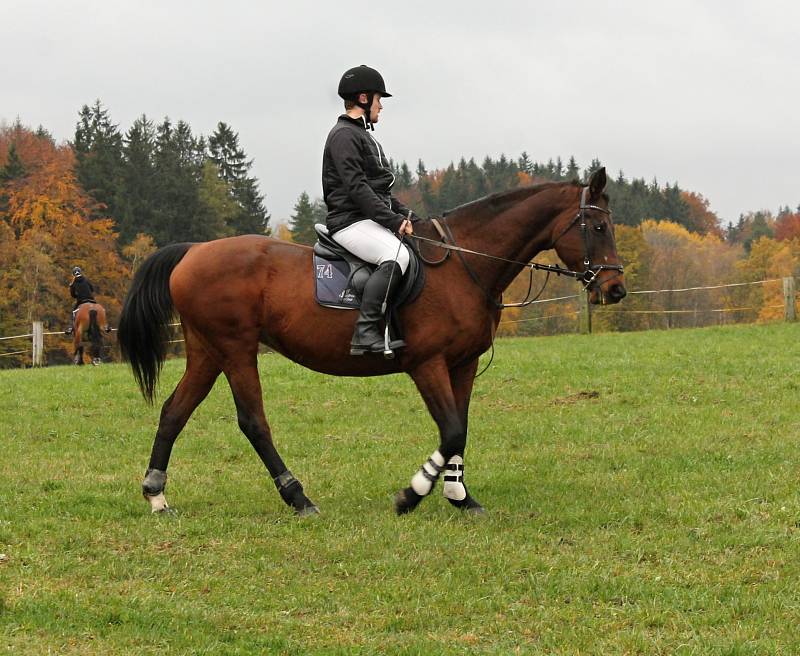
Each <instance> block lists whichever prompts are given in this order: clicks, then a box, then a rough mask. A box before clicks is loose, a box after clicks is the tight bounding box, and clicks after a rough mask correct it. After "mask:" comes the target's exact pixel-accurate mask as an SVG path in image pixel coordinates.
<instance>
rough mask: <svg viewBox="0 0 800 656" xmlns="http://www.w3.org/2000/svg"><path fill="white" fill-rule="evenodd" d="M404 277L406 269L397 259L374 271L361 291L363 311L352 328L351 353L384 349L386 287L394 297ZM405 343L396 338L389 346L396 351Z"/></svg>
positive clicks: (379, 351) (358, 353)
mask: <svg viewBox="0 0 800 656" xmlns="http://www.w3.org/2000/svg"><path fill="white" fill-rule="evenodd" d="M392 270H394V272H393V271H392ZM390 277H391V279H392V280H391V284H390V282H389V278H390ZM402 279H403V272H402V271H401V270H400V265H399V264H397V262H395V261H394V260H392V261H391V262H384V263H383V264H381V265H380V266H379V267H378V268H377V269H375V271H373V272H372V275H371V276H370V277H369V280H367V283H366V285H364V292H363V293H362V295H361V314H360V315H359V317H358V321H356V329H355V330H354V331H353V339H352V341H351V342H350V355H363V354H364V353H383V351H384V334H383V331H382V330H381V320H382V319H383V313H382V312H381V306H382V305H383V301H384V299H385V298H386V290H387V289H388V290H389V300H391V298H392V296H393V295H394V293H395V292H396V291H397V288H398V287H399V286H400V283H401V281H402ZM405 345H406V343H405V342H404V341H402V340H400V339H397V340H394V341H393V342H391V343H390V344H389V348H390V350H392V351H394V350H395V349H399V348H403V347H404V346H405Z"/></svg>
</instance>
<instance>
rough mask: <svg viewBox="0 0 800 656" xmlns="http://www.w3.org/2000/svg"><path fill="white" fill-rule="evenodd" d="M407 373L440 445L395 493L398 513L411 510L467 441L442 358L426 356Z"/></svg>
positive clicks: (448, 374) (428, 492)
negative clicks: (428, 413)
mask: <svg viewBox="0 0 800 656" xmlns="http://www.w3.org/2000/svg"><path fill="white" fill-rule="evenodd" d="M410 373H411V378H412V379H413V380H414V383H415V384H416V386H417V389H418V390H419V392H420V394H421V395H422V398H423V399H424V400H425V405H426V406H427V407H428V412H430V413H431V417H433V420H434V421H435V422H436V425H437V427H438V428H439V448H438V449H437V450H436V451H434V452H433V453H432V454H431V456H430V458H428V460H427V461H426V462H425V463H424V464H423V465H422V467H420V468H419V470H418V471H417V473H416V474H414V476H413V477H412V478H411V485H410V486H409V487H407V488H405V489H404V490H401V491H400V492H398V494H397V496H396V497H395V510H396V511H397V514H399V515H402V514H404V513H407V512H411V511H412V510H414V508H416V507H417V506H418V505H419V502H420V501H422V499H423V498H424V497H426V496H427V495H428V494H430V493H431V490H433V487H434V485H436V481H437V480H438V479H439V476H440V475H441V473H442V472H443V471H444V469H445V465H446V464H447V463H448V462H450V460H451V459H452V458H453V457H454V456H456V455H459V454H463V453H464V444H465V441H466V425H465V424H464V423H463V422H462V420H461V416H460V413H459V410H458V404H457V403H456V398H455V395H454V394H453V387H452V385H451V383H450V373H449V371H448V369H447V365H446V363H445V361H444V358H442V357H439V358H436V359H434V360H429V361H428V362H426V363H424V364H423V365H421V366H419V367H417V368H416V369H415V370H413V371H412V372H410Z"/></svg>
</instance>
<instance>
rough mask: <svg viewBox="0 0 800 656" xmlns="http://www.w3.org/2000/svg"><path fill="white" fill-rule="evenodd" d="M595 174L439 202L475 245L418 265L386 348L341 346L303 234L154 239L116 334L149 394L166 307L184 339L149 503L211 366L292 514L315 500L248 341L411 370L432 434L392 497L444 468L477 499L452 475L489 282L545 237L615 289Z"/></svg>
mask: <svg viewBox="0 0 800 656" xmlns="http://www.w3.org/2000/svg"><path fill="white" fill-rule="evenodd" d="M605 184H606V173H605V170H604V169H600V170H598V171H596V172H595V173H594V174H593V175H592V176H591V179H590V181H589V184H588V186H584V185H581V184H579V183H577V182H553V183H545V184H541V185H536V186H532V187H527V188H519V189H514V190H512V191H508V192H505V193H500V194H495V195H493V196H489V197H486V198H483V199H481V200H478V201H475V202H473V203H469V204H467V205H464V206H461V207H459V208H457V209H456V210H454V211H453V212H451V213H450V214H448V215H447V216H446V218H445V219H443V220H442V223H444V224H445V226H446V229H447V231H449V243H450V244H451V245H457V246H458V247H459V248H461V249H469V250H471V251H480V252H481V253H482V255H480V254H475V253H465V252H464V251H463V250H462V251H456V256H454V257H449V258H448V259H447V260H445V261H443V262H442V263H441V264H440V265H439V266H435V267H434V266H428V267H427V270H426V285H425V287H424V289H423V290H422V293H421V294H420V296H419V297H418V298H417V299H416V300H415V301H414V302H413V303H411V304H409V305H407V306H405V307H402V308H401V309H400V310H399V311H398V312H399V320H400V322H401V325H402V326H403V330H404V338H405V341H406V343H407V344H408V346H407V347H406V348H405V349H404V350H402V351H400V352H399V353H398V357H397V358H396V359H392V360H387V359H384V358H382V357H380V356H379V355H376V356H372V355H366V356H362V357H353V356H351V355H350V337H351V335H352V332H353V324H354V321H355V318H356V316H355V315H356V313H354V312H344V311H341V310H336V309H330V308H325V307H321V306H320V305H318V304H317V303H316V302H315V299H314V288H313V285H314V280H313V267H312V249H310V248H308V247H306V246H301V245H297V244H292V243H289V242H285V241H278V240H275V239H270V238H268V237H263V236H255V235H250V236H242V237H232V238H228V239H220V240H217V241H212V242H208V243H202V244H174V245H171V246H167V247H165V248H163V249H161V250H159V251H157V252H156V253H155V254H153V255H152V256H151V257H150V258H149V259H148V260H147V261H146V262H145V263H144V264H143V265H142V266H141V267H140V268H139V270H138V271H137V273H136V276H135V278H134V280H133V283H132V285H131V288H130V290H129V291H128V295H127V298H126V299H125V305H124V309H123V311H122V317H121V320H120V324H119V335H118V336H119V342H120V346H121V350H122V354H123V357H124V358H125V359H127V360H128V361H129V362H130V363H131V366H132V369H133V373H134V376H135V377H136V379H137V381H138V383H139V387H140V389H141V390H142V393H143V395H144V396H145V398H146V399H147V400H149V401H150V402H152V401H153V396H154V393H155V386H156V383H157V380H158V376H159V372H160V369H161V365H162V364H163V361H164V358H165V355H166V353H165V348H166V346H165V343H166V342H167V340H168V339H169V333H168V328H167V326H168V324H169V323H170V321H171V320H172V317H173V314H174V312H176V311H177V313H178V314H179V315H180V321H181V326H182V329H183V334H184V336H185V340H186V371H185V373H184V374H183V377H182V378H181V380H180V382H179V383H178V385H177V387H176V388H175V390H174V391H173V392H172V394H171V395H170V396H169V398H168V399H167V400H166V401H165V402H164V405H163V407H162V410H161V418H160V420H159V425H158V430H157V432H156V436H155V442H154V444H153V449H152V453H151V457H150V463H149V467H148V469H147V472H146V474H145V478H144V482H143V486H142V487H143V492H144V495H145V497H146V498H147V499H148V500H149V502H150V504H151V509H152V510H153V512H156V511H160V510H164V509H166V508H167V507H168V506H167V502H166V499H165V497H164V487H165V485H166V479H167V473H166V472H167V465H168V463H169V458H170V453H171V451H172V447H173V444H174V443H175V439H176V438H177V437H178V434H179V433H180V431H181V429H182V428H183V427H184V425H185V424H186V422H187V420H188V419H189V416H190V415H191V414H192V411H193V410H194V409H195V408H196V407H197V406H198V404H199V403H200V402H202V401H203V399H204V398H205V397H206V395H207V394H208V393H209V391H210V390H211V388H212V386H213V385H214V381H215V380H216V379H217V377H218V376H219V375H220V373H222V374H224V375H225V377H226V378H227V379H228V383H229V384H230V387H231V390H232V392H233V398H234V401H235V404H236V410H237V417H238V422H239V427H240V428H241V430H242V432H243V433H244V434H245V435H246V436H247V439H248V440H249V441H250V443H251V444H252V446H253V447H254V448H255V450H256V452H257V453H258V455H259V456H260V458H261V460H262V461H263V463H264V465H266V467H267V469H268V470H269V474H270V476H271V477H272V479H273V481H274V482H275V485H276V487H277V488H278V491H279V493H280V495H281V497H282V498H283V500H284V501H285V502H286V503H287V504H288V505H289V506H291V507H292V508H293V509H294V510H295V512H297V513H298V514H301V515H303V514H310V513H315V512H318V510H317V507H316V506H315V505H314V504H313V503H312V502H311V500H310V499H309V498H308V497H307V496H306V495H305V493H304V491H303V486H302V485H301V484H300V482H299V481H298V480H297V479H296V478H295V477H294V476H293V475H292V474H291V472H290V471H289V470H288V469H287V468H286V465H285V464H284V463H283V460H282V459H281V457H280V455H279V454H278V451H277V450H276V448H275V445H274V444H273V441H272V434H271V431H270V427H269V424H268V423H267V419H266V417H265V415H264V406H263V403H262V395H261V382H260V380H259V376H258V369H257V361H256V358H257V353H258V346H259V343H262V344H266V345H267V346H269V347H270V348H272V349H274V350H275V351H277V352H279V353H281V354H283V355H285V356H286V357H287V358H290V359H291V360H293V361H295V362H297V363H299V364H302V365H303V366H305V367H308V368H310V369H313V370H315V371H319V372H322V373H326V374H332V375H335V376H379V375H385V374H395V373H400V372H405V373H407V374H408V375H409V376H411V378H412V379H413V381H414V383H415V384H416V386H417V389H418V390H419V392H420V394H421V395H422V398H423V399H424V401H425V404H426V405H427V408H428V410H429V412H430V414H431V416H432V417H433V420H434V421H435V422H436V425H437V426H438V429H439V446H438V449H437V450H436V451H435V452H434V453H433V455H432V456H431V458H429V459H428V461H427V462H425V463H424V464H423V466H422V467H421V468H420V469H419V470H418V471H417V473H416V474H415V475H414V477H413V478H412V480H411V485H410V486H409V487H407V488H405V489H403V490H401V491H400V492H399V493H398V494H397V496H396V498H395V509H396V511H397V512H398V513H404V512H408V511H410V510H413V509H414V508H415V507H416V506H417V504H418V503H419V502H420V501H421V500H422V498H423V497H424V496H425V495H427V494H428V493H429V492H430V491H431V490H432V488H433V486H434V484H435V482H436V480H437V479H438V478H439V476H440V474H441V473H442V472H444V481H445V482H444V493H445V496H446V497H447V498H448V500H449V501H450V502H451V503H452V504H453V505H455V506H457V507H459V508H462V509H465V510H469V511H473V512H481V511H482V510H483V509H482V507H481V505H480V504H479V503H478V502H477V501H476V500H475V498H474V497H472V496H471V495H470V494H469V492H468V491H467V488H466V486H465V485H464V482H463V480H464V479H463V474H464V460H463V456H464V450H465V448H466V443H467V420H468V411H469V401H470V396H471V393H472V386H473V380H474V378H475V373H476V369H477V366H478V357H479V356H480V355H481V354H482V353H484V352H485V351H486V350H487V349H488V348H489V347H490V346H491V344H492V342H493V339H494V334H495V330H496V328H497V324H498V322H499V321H500V314H501V308H502V305H501V303H500V299H501V294H502V292H503V291H504V290H505V289H506V288H507V287H508V285H509V284H510V283H511V281H512V280H513V279H514V278H515V277H516V276H517V274H519V273H520V272H521V271H522V270H523V268H524V267H525V265H526V263H527V262H529V261H530V260H531V259H532V258H533V257H534V256H535V255H536V254H537V253H539V252H541V251H543V250H546V249H549V248H555V249H556V252H557V254H558V256H559V257H560V258H561V260H562V261H563V262H564V263H565V264H566V265H567V266H568V267H569V268H570V270H571V271H572V272H574V273H575V277H580V278H583V280H584V282H585V286H586V289H587V291H588V293H589V300H590V301H591V302H592V303H616V302H618V301H619V300H621V299H622V297H624V296H625V287H624V281H623V277H622V267H621V266H620V265H619V260H618V258H617V254H616V246H615V243H614V231H613V224H612V222H611V216H610V211H609V209H608V197H607V196H606V194H605V193H604V188H605ZM415 236H416V237H417V238H418V239H419V238H425V239H430V240H437V239H438V238H439V236H438V235H437V233H436V232H435V231H434V226H433V225H432V222H430V221H422V222H419V223H418V224H417V225H416V227H415ZM422 245H423V246H424V249H423V250H426V251H430V252H434V253H435V254H436V255H439V254H441V253H443V252H445V251H444V250H439V249H438V248H437V246H435V245H433V246H432V245H430V244H429V243H428V242H427V241H426V242H424V243H422ZM428 257H429V258H430V253H429V254H428ZM448 486H449V488H448ZM448 490H449V492H448Z"/></svg>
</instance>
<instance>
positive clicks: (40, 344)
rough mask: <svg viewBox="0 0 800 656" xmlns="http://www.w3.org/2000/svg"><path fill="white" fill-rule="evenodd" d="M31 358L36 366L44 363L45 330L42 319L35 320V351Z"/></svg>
mask: <svg viewBox="0 0 800 656" xmlns="http://www.w3.org/2000/svg"><path fill="white" fill-rule="evenodd" d="M31 360H32V364H33V366H34V367H41V366H43V365H44V330H43V328H42V322H41V321H34V322H33V352H32V354H31Z"/></svg>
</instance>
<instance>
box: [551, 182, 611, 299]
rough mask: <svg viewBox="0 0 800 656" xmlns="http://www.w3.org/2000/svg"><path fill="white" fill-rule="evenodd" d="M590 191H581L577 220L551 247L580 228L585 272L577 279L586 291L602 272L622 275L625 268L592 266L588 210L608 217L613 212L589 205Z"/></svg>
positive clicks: (602, 265)
mask: <svg viewBox="0 0 800 656" xmlns="http://www.w3.org/2000/svg"><path fill="white" fill-rule="evenodd" d="M588 191H589V187H584V188H583V190H582V191H581V204H580V206H579V207H578V213H577V214H576V215H575V218H574V219H572V221H570V222H569V223H568V224H567V226H566V227H565V228H564V229H563V230H562V231H561V232H560V233H558V237H556V238H555V239H554V240H553V241H552V242H551V244H550V247H549V248H553V247H554V246H555V245H556V242H557V241H558V240H559V239H561V238H562V237H563V236H564V235H565V234H567V233H568V232H569V231H570V230H571V229H572V228H573V226H575V225H576V224H577V225H578V226H579V227H580V229H581V237H582V240H583V271H582V272H577V273H578V276H576V277H578V279H579V280H581V281H582V282H583V289H584V290H588V289H590V288H591V287H592V285H594V283H595V280H596V279H597V276H598V275H600V273H601V272H602V271H617V272H618V273H620V274H621V273H622V272H623V266H622V265H621V264H592V258H591V253H592V250H591V244H590V243H589V242H590V237H589V232H590V231H589V225H588V224H587V223H586V210H597V211H598V212H602V213H603V214H607V215H608V216H611V210H608V209H606V208H604V207H600V206H598V205H587V204H586V196H587V193H588Z"/></svg>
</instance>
